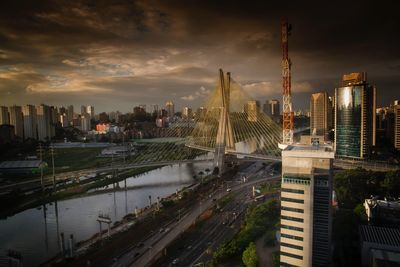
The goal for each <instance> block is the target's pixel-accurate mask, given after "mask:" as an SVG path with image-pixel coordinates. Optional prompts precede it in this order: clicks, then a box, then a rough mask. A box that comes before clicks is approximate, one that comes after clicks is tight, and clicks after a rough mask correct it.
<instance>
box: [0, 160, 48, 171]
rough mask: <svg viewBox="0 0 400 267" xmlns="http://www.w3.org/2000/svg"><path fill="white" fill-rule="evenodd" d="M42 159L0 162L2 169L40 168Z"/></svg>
mask: <svg viewBox="0 0 400 267" xmlns="http://www.w3.org/2000/svg"><path fill="white" fill-rule="evenodd" d="M41 162H42V161H40V160H15V161H3V162H0V169H18V168H39V166H40V163H41Z"/></svg>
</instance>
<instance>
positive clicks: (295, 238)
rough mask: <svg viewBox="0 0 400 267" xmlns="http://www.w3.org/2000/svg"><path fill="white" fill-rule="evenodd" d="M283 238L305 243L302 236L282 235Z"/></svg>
mask: <svg viewBox="0 0 400 267" xmlns="http://www.w3.org/2000/svg"><path fill="white" fill-rule="evenodd" d="M281 237H284V238H290V239H294V240H298V241H303V238H302V237H301V236H295V235H288V234H281Z"/></svg>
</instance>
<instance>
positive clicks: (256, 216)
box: [214, 200, 279, 262]
mask: <svg viewBox="0 0 400 267" xmlns="http://www.w3.org/2000/svg"><path fill="white" fill-rule="evenodd" d="M278 220H279V207H278V203H277V201H276V200H270V201H268V202H266V203H263V204H261V205H258V206H252V207H250V208H249V209H248V212H247V214H246V219H245V223H244V227H243V228H242V230H241V231H240V232H239V233H238V234H237V235H236V237H235V238H234V239H232V240H231V241H228V242H224V243H223V244H222V245H221V246H220V247H219V248H218V249H217V251H216V252H215V253H214V260H215V261H216V262H224V261H226V260H229V259H232V258H239V257H240V256H241V255H242V253H243V251H244V250H245V249H246V248H247V247H248V246H249V244H250V242H252V241H255V240H257V239H258V238H260V237H262V236H263V235H267V236H270V232H273V233H274V232H275V225H276V223H277V221H278Z"/></svg>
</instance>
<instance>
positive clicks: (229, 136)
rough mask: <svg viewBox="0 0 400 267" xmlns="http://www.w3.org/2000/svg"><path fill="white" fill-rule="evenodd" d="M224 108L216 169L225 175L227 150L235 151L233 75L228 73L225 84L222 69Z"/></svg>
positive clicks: (221, 115)
mask: <svg viewBox="0 0 400 267" xmlns="http://www.w3.org/2000/svg"><path fill="white" fill-rule="evenodd" d="M219 76H220V86H221V99H222V101H221V102H222V106H221V108H220V110H221V112H220V117H219V124H218V132H217V139H216V143H215V154H214V168H215V167H217V168H218V171H219V173H224V171H225V168H224V161H225V152H226V149H227V148H228V149H235V142H234V139H233V130H232V126H231V121H230V118H229V102H230V99H229V98H230V84H231V75H230V73H229V72H228V73H227V77H226V80H227V81H226V83H225V76H224V72H223V71H222V69H220V70H219Z"/></svg>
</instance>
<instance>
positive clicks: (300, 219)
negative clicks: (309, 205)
mask: <svg viewBox="0 0 400 267" xmlns="http://www.w3.org/2000/svg"><path fill="white" fill-rule="evenodd" d="M281 218H282V219H284V220H289V221H294V222H304V220H303V219H302V218H296V217H290V216H285V215H282V216H281Z"/></svg>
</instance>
